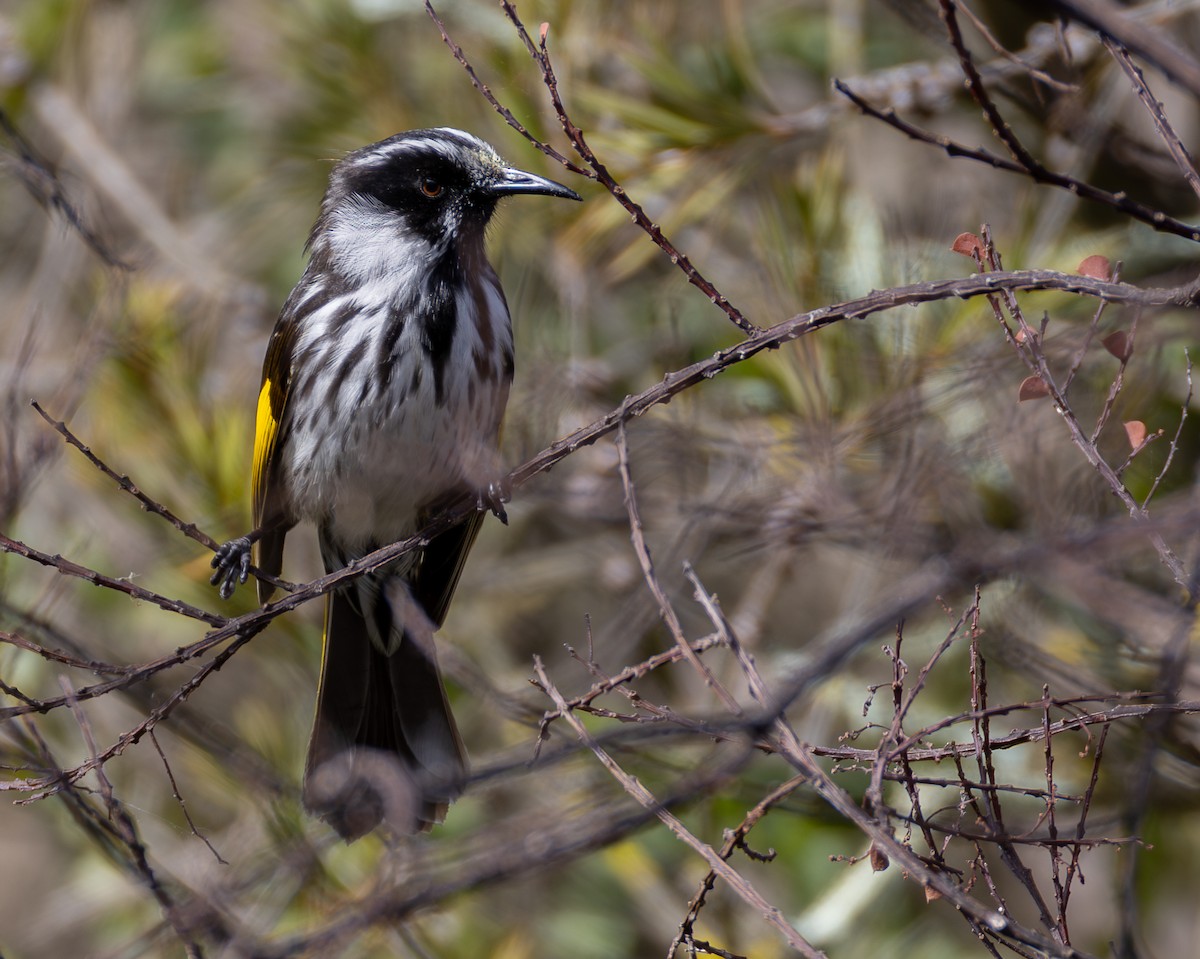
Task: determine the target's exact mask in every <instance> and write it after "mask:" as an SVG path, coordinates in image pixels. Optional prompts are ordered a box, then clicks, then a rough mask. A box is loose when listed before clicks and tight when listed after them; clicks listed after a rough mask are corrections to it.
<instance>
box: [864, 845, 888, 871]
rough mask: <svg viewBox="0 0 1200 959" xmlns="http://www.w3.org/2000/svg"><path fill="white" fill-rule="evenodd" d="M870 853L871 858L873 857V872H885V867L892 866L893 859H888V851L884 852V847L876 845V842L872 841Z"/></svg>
mask: <svg viewBox="0 0 1200 959" xmlns="http://www.w3.org/2000/svg"><path fill="white" fill-rule="evenodd" d="M869 855H870V859H871V871H872V872H883V871H884V870H885V869H887V867H888V866H890V865H891V864H892V863H891V860H890V859H888V855H887V853H886V852H884V851H883V850H882V849H880V848H879V847H878V846H876V845H875V844H874V843H871V851H870V854H869Z"/></svg>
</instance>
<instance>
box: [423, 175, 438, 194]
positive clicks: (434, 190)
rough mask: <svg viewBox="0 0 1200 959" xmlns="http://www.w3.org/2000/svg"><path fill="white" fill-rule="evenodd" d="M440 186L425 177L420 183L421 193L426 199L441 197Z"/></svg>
mask: <svg viewBox="0 0 1200 959" xmlns="http://www.w3.org/2000/svg"><path fill="white" fill-rule="evenodd" d="M442 189H443V187H442V185H441V184H440V183H438V181H437V180H435V179H433V178H432V177H426V178H425V179H424V180H422V181H421V192H422V193H424V194H425V195H426V196H427V197H436V196H441V195H442Z"/></svg>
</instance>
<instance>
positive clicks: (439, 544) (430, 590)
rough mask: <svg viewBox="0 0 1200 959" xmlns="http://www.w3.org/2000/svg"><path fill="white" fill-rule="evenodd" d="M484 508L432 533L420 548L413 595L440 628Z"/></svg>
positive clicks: (481, 523)
mask: <svg viewBox="0 0 1200 959" xmlns="http://www.w3.org/2000/svg"><path fill="white" fill-rule="evenodd" d="M484 515H485V514H484V513H483V511H482V510H481V511H479V512H476V513H472V514H471V515H470V516H468V517H467V518H466V519H464V520H463V521H462V522H461V523H459V524H458V525H457V526H454V527H452V528H450V529H448V530H446V532H444V533H442V534H441V535H440V536H435V537H434V538H433V540H432V541H431V542H430V543H429V545H428V546H426V547H425V549H424V550H423V551H422V555H421V563H420V565H419V566H418V567H417V572H416V576H415V577H414V579H413V596H414V597H415V598H416V600H417V601H418V602H419V603H420V604H421V607H422V608H423V609H424V610H425V615H426V616H428V617H429V618H430V619H431V620H433V624H434V626H435V627H440V626H441V625H442V622H443V621H444V620H445V618H446V612H447V610H449V608H450V600H451V599H452V598H453V597H454V588H455V587H456V586H457V585H458V578H459V577H460V576H461V575H462V571H463V566H465V565H466V562H467V554H468V553H470V552H471V546H472V545H474V543H475V537H476V536H478V535H479V527H480V526H482V525H483V517H484Z"/></svg>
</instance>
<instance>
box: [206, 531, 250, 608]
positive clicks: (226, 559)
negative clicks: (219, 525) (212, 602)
mask: <svg viewBox="0 0 1200 959" xmlns="http://www.w3.org/2000/svg"><path fill="white" fill-rule="evenodd" d="M252 542H253V541H252V540H251V539H250V537H249V536H239V537H238V538H237V539H231V540H230V541H229V542H228V543H225V544H224V545H222V546H220V547H218V549H217V552H216V553H215V554H214V556H213V558H212V567H213V569H215V570H216V572H215V573H213V574H212V576H211V577H210V578H209V580H208V581H209V583H211V584H212V585H213V586H217V587H218V589H219V592H220V594H221V599H229V597H230V596H232V595H233V591H234V590H235V589H236V588H237V587H238V585H239V584H240V583H244V582H246V579H247V578H248V577H249V576H250V547H251V545H252Z"/></svg>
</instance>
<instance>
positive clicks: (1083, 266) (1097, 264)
mask: <svg viewBox="0 0 1200 959" xmlns="http://www.w3.org/2000/svg"><path fill="white" fill-rule="evenodd" d="M1075 272H1077V273H1078V274H1079V275H1080V276H1090V277H1092V278H1093V279H1097V280H1111V279H1112V264H1111V263H1110V262H1109V261H1108V257H1106V256H1101V255H1100V254H1099V253H1093V254H1092V255H1091V256H1088V257H1084V260H1083V262H1082V263H1080V264H1079V266H1078V268H1077V269H1076V271H1075Z"/></svg>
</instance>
